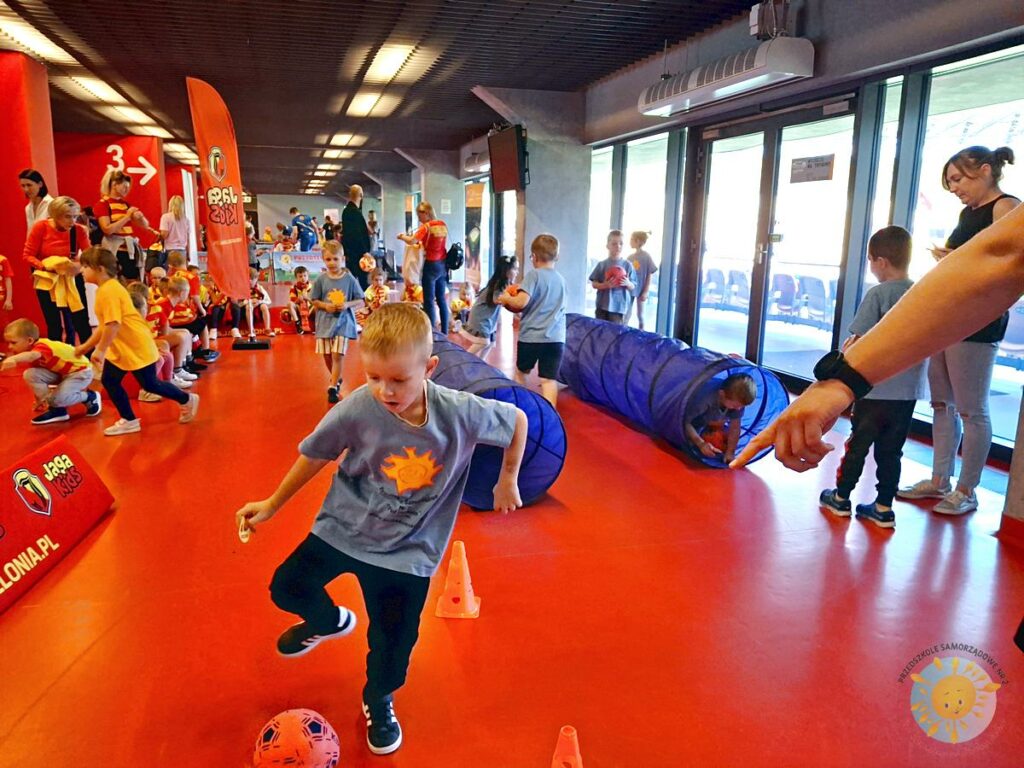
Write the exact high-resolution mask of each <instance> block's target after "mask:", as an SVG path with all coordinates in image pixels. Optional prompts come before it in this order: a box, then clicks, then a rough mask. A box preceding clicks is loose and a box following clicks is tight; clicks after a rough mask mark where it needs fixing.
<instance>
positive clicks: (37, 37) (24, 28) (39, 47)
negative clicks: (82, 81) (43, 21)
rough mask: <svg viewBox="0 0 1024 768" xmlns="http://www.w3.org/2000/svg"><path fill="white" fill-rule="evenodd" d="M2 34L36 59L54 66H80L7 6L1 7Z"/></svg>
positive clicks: (72, 57) (0, 28)
mask: <svg viewBox="0 0 1024 768" xmlns="http://www.w3.org/2000/svg"><path fill="white" fill-rule="evenodd" d="M0 34H3V35H5V36H6V37H8V38H10V39H11V40H13V41H14V42H15V43H16V44H17V45H18V46H19V47H20V48H22V49H24V50H25V51H27V52H28V53H31V54H34V55H35V56H36V58H39V59H42V60H43V61H46V62H49V63H52V64H65V65H69V66H75V67H77V66H80V64H79V63H78V60H77V59H76V58H75V57H74V56H72V55H71V54H70V53H68V52H67V51H65V50H64V49H63V48H61V47H60V46H59V45H56V44H55V43H53V42H52V41H51V40H50V38H48V37H47V36H46V35H44V34H43V33H42V32H40V31H38V30H37V29H36V28H35V27H33V26H32V25H31V24H28V23H26V22H25V21H24V20H23V19H22V18H21V17H20V16H18V14H16V13H15V12H14V11H12V10H11V9H10V8H7V7H6V6H0Z"/></svg>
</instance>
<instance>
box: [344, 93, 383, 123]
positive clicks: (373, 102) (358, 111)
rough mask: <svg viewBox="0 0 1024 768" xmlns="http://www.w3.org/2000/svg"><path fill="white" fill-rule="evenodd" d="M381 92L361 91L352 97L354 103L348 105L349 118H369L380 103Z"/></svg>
mask: <svg viewBox="0 0 1024 768" xmlns="http://www.w3.org/2000/svg"><path fill="white" fill-rule="evenodd" d="M380 97H381V92H380V91H373V90H370V91H368V90H361V91H359V93H357V94H356V95H355V96H353V97H352V103H351V104H349V105H348V112H347V114H348V116H349V117H367V116H369V114H370V113H371V112H372V111H373V108H374V107H375V106H377V102H378V101H380Z"/></svg>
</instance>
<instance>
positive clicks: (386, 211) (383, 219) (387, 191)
mask: <svg viewBox="0 0 1024 768" xmlns="http://www.w3.org/2000/svg"><path fill="white" fill-rule="evenodd" d="M363 173H364V174H365V175H366V176H367V177H369V178H370V179H372V180H373V181H375V182H377V183H378V184H380V208H379V209H378V213H379V214H380V215H379V216H378V217H377V219H378V221H379V222H380V237H381V239H382V240H383V241H384V248H385V250H389V251H394V252H395V256H396V258H395V265H396V266H397V265H398V264H400V263H401V261H402V251H403V250H404V246H403V245H402V243H400V242H399V241H398V236H399V235H400V234H402V233H403V232H405V196H406V195H408V194H409V192H410V189H411V185H412V173H411V172H404V173H395V172H394V171H364V172H363ZM363 207H364V208H365V205H364V206H363Z"/></svg>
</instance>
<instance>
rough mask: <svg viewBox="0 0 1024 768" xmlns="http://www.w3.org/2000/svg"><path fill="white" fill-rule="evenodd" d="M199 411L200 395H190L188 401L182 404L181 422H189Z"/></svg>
mask: <svg viewBox="0 0 1024 768" xmlns="http://www.w3.org/2000/svg"><path fill="white" fill-rule="evenodd" d="M198 412H199V395H189V396H188V402H187V403H185V404H184V405H183V406H181V416H179V417H178V423H179V424H188V423H189V422H190V421H192V419H194V418H195V417H196V414H197V413H198Z"/></svg>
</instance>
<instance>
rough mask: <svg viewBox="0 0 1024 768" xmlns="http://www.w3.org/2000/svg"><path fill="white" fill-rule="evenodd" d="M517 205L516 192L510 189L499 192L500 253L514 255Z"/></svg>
mask: <svg viewBox="0 0 1024 768" xmlns="http://www.w3.org/2000/svg"><path fill="white" fill-rule="evenodd" d="M518 215H519V205H518V204H517V203H516V192H515V190H514V189H511V190H509V191H507V192H502V193H501V255H502V256H515V255H516V225H517V221H518V218H517V217H518Z"/></svg>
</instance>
